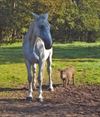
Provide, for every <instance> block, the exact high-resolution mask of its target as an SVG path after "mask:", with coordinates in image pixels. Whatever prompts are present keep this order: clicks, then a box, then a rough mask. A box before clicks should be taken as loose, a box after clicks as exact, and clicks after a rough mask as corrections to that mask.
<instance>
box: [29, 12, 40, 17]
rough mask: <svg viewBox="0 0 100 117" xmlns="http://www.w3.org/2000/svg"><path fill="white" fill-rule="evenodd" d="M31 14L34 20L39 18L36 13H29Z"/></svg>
mask: <svg viewBox="0 0 100 117" xmlns="http://www.w3.org/2000/svg"><path fill="white" fill-rule="evenodd" d="M31 13H32V15H33V16H34V17H35V18H38V17H39V15H37V14H36V13H33V12H31Z"/></svg>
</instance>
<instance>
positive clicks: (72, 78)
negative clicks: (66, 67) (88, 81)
mask: <svg viewBox="0 0 100 117" xmlns="http://www.w3.org/2000/svg"><path fill="white" fill-rule="evenodd" d="M72 80H73V85H74V84H75V81H74V74H73V76H72Z"/></svg>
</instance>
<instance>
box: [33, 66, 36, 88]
mask: <svg viewBox="0 0 100 117" xmlns="http://www.w3.org/2000/svg"><path fill="white" fill-rule="evenodd" d="M33 89H36V64H34V65H33Z"/></svg>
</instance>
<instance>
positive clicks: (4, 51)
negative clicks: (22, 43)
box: [0, 47, 24, 64]
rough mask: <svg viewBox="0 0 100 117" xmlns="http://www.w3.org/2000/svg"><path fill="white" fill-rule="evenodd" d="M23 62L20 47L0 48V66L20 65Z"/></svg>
mask: <svg viewBox="0 0 100 117" xmlns="http://www.w3.org/2000/svg"><path fill="white" fill-rule="evenodd" d="M23 60H24V58H23V53H22V49H21V47H7V48H6V47H2V48H0V64H11V63H22V62H23Z"/></svg>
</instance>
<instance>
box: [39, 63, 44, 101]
mask: <svg viewBox="0 0 100 117" xmlns="http://www.w3.org/2000/svg"><path fill="white" fill-rule="evenodd" d="M43 67H44V63H43V62H41V63H39V72H38V83H39V101H41V102H42V101H43V97H42V81H43V77H42V74H43Z"/></svg>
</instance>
